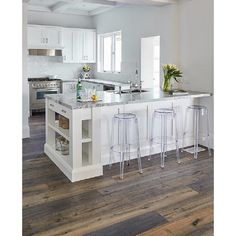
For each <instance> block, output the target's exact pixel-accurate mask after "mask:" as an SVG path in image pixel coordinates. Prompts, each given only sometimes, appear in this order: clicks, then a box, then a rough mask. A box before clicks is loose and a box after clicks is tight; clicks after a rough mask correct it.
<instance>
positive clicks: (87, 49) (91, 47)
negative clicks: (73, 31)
mask: <svg viewBox="0 0 236 236" xmlns="http://www.w3.org/2000/svg"><path fill="white" fill-rule="evenodd" d="M79 41H80V42H79V60H80V62H81V63H95V62H96V56H95V54H96V53H95V51H96V32H94V31H89V30H86V31H80V32H79Z"/></svg>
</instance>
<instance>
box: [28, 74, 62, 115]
mask: <svg viewBox="0 0 236 236" xmlns="http://www.w3.org/2000/svg"><path fill="white" fill-rule="evenodd" d="M29 85H30V86H29V89H30V113H31V114H32V111H36V110H43V109H45V95H47V94H57V93H60V92H61V81H60V80H55V79H54V80H49V79H48V78H34V79H29Z"/></svg>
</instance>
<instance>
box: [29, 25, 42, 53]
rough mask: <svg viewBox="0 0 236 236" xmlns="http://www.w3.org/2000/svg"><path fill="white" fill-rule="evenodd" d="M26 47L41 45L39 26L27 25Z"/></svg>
mask: <svg viewBox="0 0 236 236" xmlns="http://www.w3.org/2000/svg"><path fill="white" fill-rule="evenodd" d="M27 34H28V48H33V49H34V48H36V47H37V46H40V47H41V46H42V45H43V39H42V29H41V27H36V26H28V32H27Z"/></svg>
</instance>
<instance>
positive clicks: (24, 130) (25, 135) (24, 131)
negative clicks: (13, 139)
mask: <svg viewBox="0 0 236 236" xmlns="http://www.w3.org/2000/svg"><path fill="white" fill-rule="evenodd" d="M29 137H30V128H29V126H28V125H25V126H23V127H22V139H24V138H29Z"/></svg>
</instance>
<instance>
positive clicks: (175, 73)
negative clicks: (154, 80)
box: [162, 64, 183, 92]
mask: <svg viewBox="0 0 236 236" xmlns="http://www.w3.org/2000/svg"><path fill="white" fill-rule="evenodd" d="M162 69H163V72H164V81H163V91H164V92H169V91H170V90H171V79H172V78H174V79H175V81H176V82H177V83H179V79H178V78H181V77H182V74H183V72H182V71H181V70H180V69H178V68H177V66H176V65H173V64H166V65H163V66H162Z"/></svg>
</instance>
